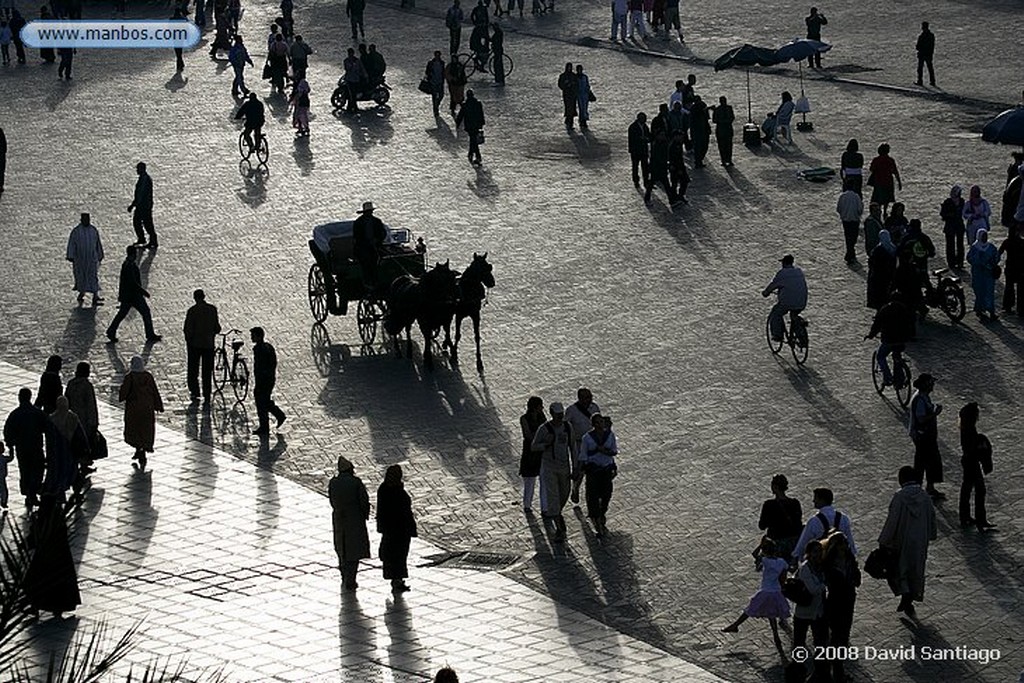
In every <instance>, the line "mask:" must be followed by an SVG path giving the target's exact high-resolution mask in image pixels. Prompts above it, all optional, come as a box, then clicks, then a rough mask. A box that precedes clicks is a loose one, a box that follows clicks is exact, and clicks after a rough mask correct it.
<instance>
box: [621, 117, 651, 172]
mask: <svg viewBox="0 0 1024 683" xmlns="http://www.w3.org/2000/svg"><path fill="white" fill-rule="evenodd" d="M626 134H627V136H628V139H629V144H628V149H629V160H630V164H631V165H632V167H633V187H635V188H636V189H638V190H639V189H640V184H641V182H642V183H643V185H644V187H646V186H647V180H648V178H649V176H650V171H649V169H648V159H649V155H650V152H649V150H650V144H651V129H650V128H648V127H647V114H645V113H643V112H638V113H637V115H636V120H635V121H633V123H631V124H629V129H628V130H627V131H626Z"/></svg>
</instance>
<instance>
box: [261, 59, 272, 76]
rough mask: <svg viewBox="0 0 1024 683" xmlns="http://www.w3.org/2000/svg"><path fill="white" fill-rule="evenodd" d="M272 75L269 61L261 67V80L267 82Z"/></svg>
mask: <svg viewBox="0 0 1024 683" xmlns="http://www.w3.org/2000/svg"><path fill="white" fill-rule="evenodd" d="M272 75H273V74H272V73H271V71H270V60H267V62H266V64H264V65H263V80H265V81H269V80H270V78H271V76H272Z"/></svg>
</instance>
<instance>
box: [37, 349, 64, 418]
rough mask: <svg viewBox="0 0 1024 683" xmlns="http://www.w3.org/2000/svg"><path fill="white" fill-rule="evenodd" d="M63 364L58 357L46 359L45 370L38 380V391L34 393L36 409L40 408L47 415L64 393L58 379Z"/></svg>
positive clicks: (61, 383)
mask: <svg viewBox="0 0 1024 683" xmlns="http://www.w3.org/2000/svg"><path fill="white" fill-rule="evenodd" d="M63 364H64V361H63V360H61V357H60V356H50V357H49V358H47V359H46V370H44V371H43V374H42V376H41V377H40V378H39V391H37V392H36V403H35V405H36V408H42V409H43V412H44V413H46V414H47V415H49V414H50V413H52V412H53V411H54V409H55V408H56V407H57V397H58V396H60V395H61V394H63V393H64V382H63V381H61V378H60V369H61V366H62V365H63Z"/></svg>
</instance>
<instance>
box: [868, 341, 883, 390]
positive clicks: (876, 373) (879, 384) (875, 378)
mask: <svg viewBox="0 0 1024 683" xmlns="http://www.w3.org/2000/svg"><path fill="white" fill-rule="evenodd" d="M871 381H872V382H874V383H875V391H876V392H878V395H879V396H881V395H882V392H883V391H885V384H884V383H883V381H882V367H881V366H880V365H879V364H878V350H877V349H876V350H874V351H872V352H871Z"/></svg>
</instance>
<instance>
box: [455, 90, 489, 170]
mask: <svg viewBox="0 0 1024 683" xmlns="http://www.w3.org/2000/svg"><path fill="white" fill-rule="evenodd" d="M485 123H486V119H484V105H482V104H481V103H480V100H478V99H477V98H476V95H475V94H474V93H473V91H472V90H467V91H466V101H465V103H463V105H462V107H461V108H460V109H459V113H458V115H456V117H455V125H456V126H460V125H461V126H462V127H463V128H464V129H465V130H466V134H467V135H469V163H471V164H474V165H476V166H479V165H481V164H482V163H483V158H482V157H481V156H480V140H481V139H482V138H483V134H484V124H485Z"/></svg>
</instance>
